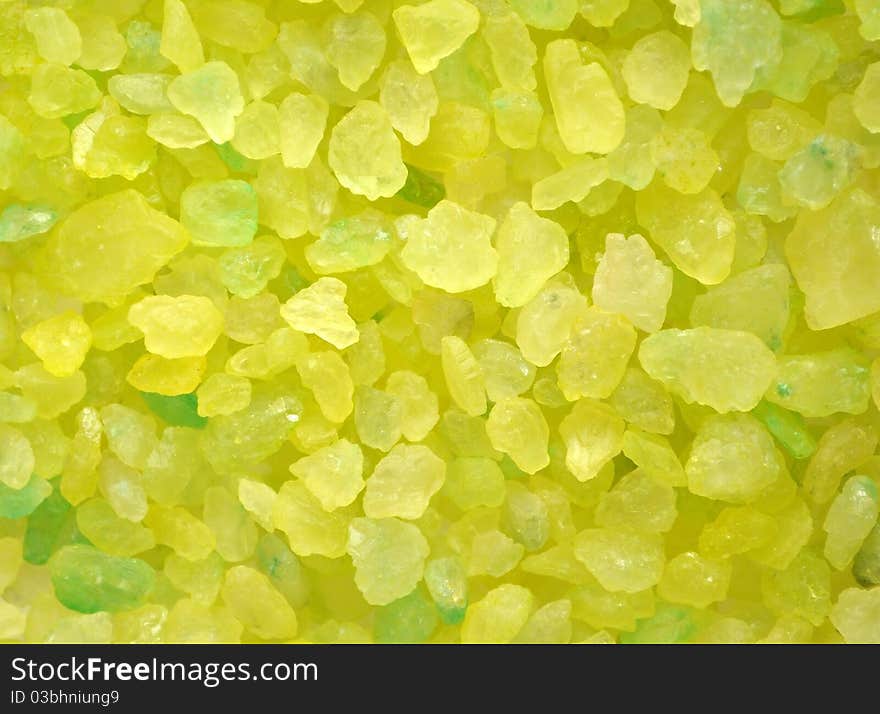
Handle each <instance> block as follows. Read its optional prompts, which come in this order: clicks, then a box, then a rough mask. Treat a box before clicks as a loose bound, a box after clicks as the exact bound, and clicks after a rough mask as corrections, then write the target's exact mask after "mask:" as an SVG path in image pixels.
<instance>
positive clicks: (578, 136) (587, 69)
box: [544, 39, 626, 154]
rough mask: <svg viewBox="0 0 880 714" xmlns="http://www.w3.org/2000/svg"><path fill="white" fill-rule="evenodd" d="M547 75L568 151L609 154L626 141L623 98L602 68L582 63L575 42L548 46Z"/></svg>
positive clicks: (557, 118) (557, 121) (556, 114)
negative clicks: (619, 95)
mask: <svg viewBox="0 0 880 714" xmlns="http://www.w3.org/2000/svg"><path fill="white" fill-rule="evenodd" d="M544 75H545V77H546V79H547V90H548V92H549V93H550V101H551V103H552V104H553V112H554V114H555V116H556V125H557V127H558V128H559V136H560V138H561V139H562V143H563V144H565V148H566V149H568V150H569V151H570V152H572V153H573V154H583V153H585V152H588V151H589V152H592V153H598V154H607V153H608V152H610V151H612V150H614V149H615V148H616V147H617V145H618V144H620V142H621V141H623V135H624V131H625V125H626V119H625V116H624V111H623V104H621V102H620V97H618V96H617V92H615V91H614V85H612V84H611V80H610V79H609V78H608V74H607V73H606V72H605V70H604V69H603V68H602V65H600V64H599V63H598V62H590V63H589V64H584V63H583V61H582V59H581V54H580V52H579V51H578V47H577V43H575V41H574V40H567V39H566V40H553V41H552V42H550V43H549V44H548V45H547V48H546V50H545V52H544Z"/></svg>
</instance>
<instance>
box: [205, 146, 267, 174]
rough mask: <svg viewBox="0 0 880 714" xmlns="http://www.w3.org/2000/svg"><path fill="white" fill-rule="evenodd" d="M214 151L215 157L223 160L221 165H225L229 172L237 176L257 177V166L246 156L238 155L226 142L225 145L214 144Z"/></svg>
mask: <svg viewBox="0 0 880 714" xmlns="http://www.w3.org/2000/svg"><path fill="white" fill-rule="evenodd" d="M214 149H215V150H216V151H217V156H219V157H220V158H221V159H222V160H223V163H224V164H226V165H227V166H228V167H229V169H230V170H231V171H234V172H235V173H237V174H250V175H252V176H256V175H257V169H258V168H259V164H258V163H257V162H256V161H254V160H253V159H249V158H248V157H247V156H243V155H242V154H240V153H239V152H238V151H236V150H235V149H234V148H233V146H232V144H230V143H229V142H228V141H227V142H226V143H225V144H214Z"/></svg>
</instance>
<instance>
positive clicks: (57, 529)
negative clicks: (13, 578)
mask: <svg viewBox="0 0 880 714" xmlns="http://www.w3.org/2000/svg"><path fill="white" fill-rule="evenodd" d="M28 485H30V484H28ZM25 488H27V486H26V487H25ZM70 543H88V540H86V538H85V537H84V536H83V535H82V534H81V533H80V532H79V530H78V529H77V527H76V512H75V511H74V510H73V509H72V508H71V507H70V504H69V503H68V502H67V500H66V499H65V498H64V496H62V495H61V491H60V490H59V489H58V483H57V482H56V483H55V484H53V491H52V493H51V494H49V496H48V497H47V498H46V499H45V500H44V501H43V502H42V503H41V504H40V505H39V506H37V508H36V509H35V510H34V511H33V513H31V515H30V518H28V521H27V530H25V533H24V559H25V560H26V561H27V562H28V563H32V564H34V565H43V563H45V562H46V561H48V560H49V557H50V556H51V555H52V553H54V552H55V551H56V550H57V549H58V548H60V547H62V546H65V545H68V544H70Z"/></svg>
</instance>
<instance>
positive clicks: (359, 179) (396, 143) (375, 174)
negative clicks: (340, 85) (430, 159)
mask: <svg viewBox="0 0 880 714" xmlns="http://www.w3.org/2000/svg"><path fill="white" fill-rule="evenodd" d="M327 158H328V162H329V163H330V168H331V169H333V173H335V174H336V178H337V179H339V183H341V184H342V185H343V186H345V188H347V189H348V190H349V191H351V192H352V193H356V194H359V195H361V196H366V197H367V198H368V199H369V200H370V201H375V200H376V199H377V198H380V197H384V198H388V197H390V196H393V195H394V194H395V193H397V192H398V191H399V190H400V189H401V188H403V184H404V183H406V176H407V171H406V166H405V165H404V163H403V159H402V157H401V150H400V140H399V139H398V138H397V135H396V134H395V133H394V129H393V128H392V126H391V120H390V119H389V118H388V114H387V113H386V112H385V110H384V109H383V108H382V106H381V105H380V104H379V103H377V102H373V101H369V100H366V99H365V100H363V101H360V102H358V103H357V104H355V106H354V108H353V109H352V110H351V111H349V112H348V114H346V115H345V116H344V117H342V119H341V120H340V121H339V123H338V124H337V125H336V126H334V127H333V131H332V132H330V147H329V152H328V154H327Z"/></svg>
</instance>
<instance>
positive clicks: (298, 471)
mask: <svg viewBox="0 0 880 714" xmlns="http://www.w3.org/2000/svg"><path fill="white" fill-rule="evenodd" d="M290 472H291V473H292V474H293V475H294V476H296V477H298V478H299V479H301V480H302V482H303V483H304V484H305V486H306V488H307V489H309V491H311V493H312V495H313V496H314V497H315V498H317V499H318V500H319V501H320V502H321V506H323V508H324V510H326V511H328V512H329V511H335V510H336V509H337V508H342V507H343V506H348V505H349V504H350V503H352V501H354V499H356V498H357V497H358V494H359V493H360V492H361V491H363V489H364V477H363V472H364V453H363V451H362V450H361V447H360V446H359V445H358V444H353V443H352V442H350V441H349V440H348V439H340V440H339V441H337V442H335V443H333V444H331V445H330V446H325V447H324V448H321V449H318V450H317V451H316V452H315V453H313V454H309V455H308V456H304V457H303V458H301V459H299V460H298V461H295V462H294V463H292V464H291V465H290Z"/></svg>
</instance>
